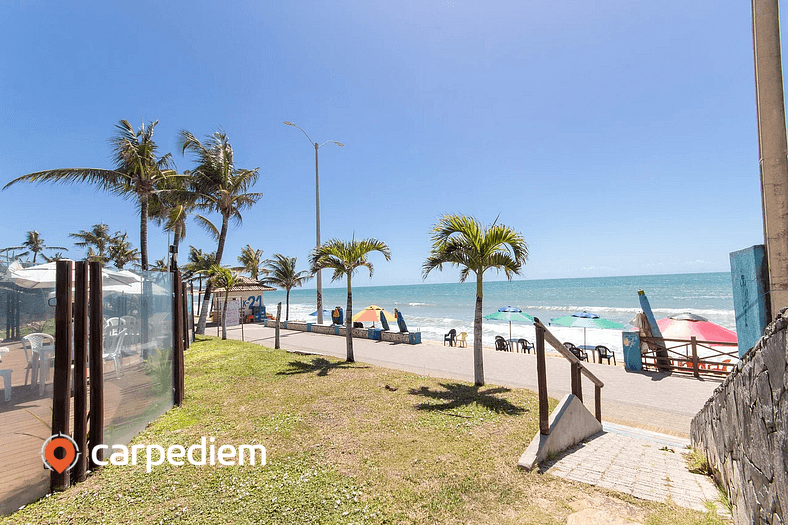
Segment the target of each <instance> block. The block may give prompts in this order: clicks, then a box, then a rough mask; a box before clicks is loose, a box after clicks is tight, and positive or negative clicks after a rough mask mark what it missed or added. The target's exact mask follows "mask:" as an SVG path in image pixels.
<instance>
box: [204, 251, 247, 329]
mask: <svg viewBox="0 0 788 525" xmlns="http://www.w3.org/2000/svg"><path fill="white" fill-rule="evenodd" d="M207 273H208V275H209V276H210V278H209V280H208V282H209V283H210V284H213V285H214V286H215V287H217V288H224V304H223V305H222V339H227V302H228V300H229V298H230V290H232V289H233V288H234V287H235V286H238V285H239V284H240V283H241V277H240V275H238V274H237V273H235V272H234V271H233V270H232V269H230V268H227V267H226V266H220V265H218V264H214V265H213V266H211V267H210V268H209V269H208V272H207Z"/></svg>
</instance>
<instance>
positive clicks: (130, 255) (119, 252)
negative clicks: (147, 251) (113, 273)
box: [107, 232, 140, 270]
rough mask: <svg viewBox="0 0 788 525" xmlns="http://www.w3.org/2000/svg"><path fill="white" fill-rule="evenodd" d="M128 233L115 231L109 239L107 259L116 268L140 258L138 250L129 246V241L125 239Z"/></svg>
mask: <svg viewBox="0 0 788 525" xmlns="http://www.w3.org/2000/svg"><path fill="white" fill-rule="evenodd" d="M127 236H128V233H126V232H123V234H120V232H118V233H116V234H115V236H114V237H112V239H110V243H109V248H108V249H107V255H108V257H109V260H110V261H112V263H113V264H114V265H115V267H116V268H117V269H118V270H122V269H123V267H124V266H126V265H127V264H129V263H134V262H137V261H139V260H140V251H139V250H138V249H136V248H134V247H132V246H131V243H130V242H129V241H128V240H127V239H126V237H127Z"/></svg>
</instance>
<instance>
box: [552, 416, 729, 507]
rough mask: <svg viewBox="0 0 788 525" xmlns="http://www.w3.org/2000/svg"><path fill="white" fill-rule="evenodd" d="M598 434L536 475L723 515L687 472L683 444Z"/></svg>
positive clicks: (713, 491)
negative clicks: (550, 475)
mask: <svg viewBox="0 0 788 525" xmlns="http://www.w3.org/2000/svg"><path fill="white" fill-rule="evenodd" d="M603 428H604V431H603V432H602V433H600V434H597V435H596V436H593V437H591V438H589V439H588V440H587V441H586V442H584V443H581V444H579V445H576V446H574V447H572V448H570V449H568V450H566V451H564V452H563V453H562V454H561V455H560V456H558V457H557V458H555V459H553V460H551V461H548V462H546V463H545V464H544V465H543V467H542V470H543V471H546V472H547V473H549V474H552V475H554V476H559V477H562V478H566V479H571V480H574V481H579V482H581V483H587V484H589V485H595V486H597V487H602V488H607V489H611V490H616V491H619V492H623V493H625V494H630V495H632V496H634V497H636V498H640V499H646V500H653V501H661V502H664V501H667V500H668V499H671V500H672V501H673V502H674V503H675V504H677V505H680V506H682V507H687V508H691V509H695V510H699V511H708V510H709V509H708V507H707V503H706V502H707V501H711V502H712V503H713V504H714V505H715V506H716V508H717V512H718V514H721V515H727V514H728V512H727V510H726V509H725V507H724V506H723V505H722V504H721V503H720V502H719V495H718V492H717V488H716V487H715V486H714V484H713V483H712V481H711V480H710V479H709V478H708V477H706V476H703V475H700V474H693V473H692V472H690V471H689V470H688V468H687V464H686V461H685V459H684V456H683V454H685V453H687V452H688V450H687V448H686V443H683V442H681V441H680V440H677V439H676V438H675V437H673V436H668V435H665V434H657V433H653V432H648V431H643V430H640V429H635V428H630V427H625V426H621V425H612V424H609V423H605V424H604V425H603Z"/></svg>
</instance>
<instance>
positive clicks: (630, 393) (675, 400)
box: [208, 324, 720, 438]
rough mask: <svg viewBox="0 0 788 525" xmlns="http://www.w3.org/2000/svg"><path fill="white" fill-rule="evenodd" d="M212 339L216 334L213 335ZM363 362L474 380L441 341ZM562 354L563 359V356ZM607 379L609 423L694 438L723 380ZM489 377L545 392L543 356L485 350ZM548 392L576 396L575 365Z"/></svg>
mask: <svg viewBox="0 0 788 525" xmlns="http://www.w3.org/2000/svg"><path fill="white" fill-rule="evenodd" d="M208 333H209V334H210V333H211V332H210V331H208ZM227 336H228V337H229V338H232V339H240V338H241V330H240V329H238V328H234V329H232V330H228V332H227ZM244 336H245V337H244V338H245V340H246V341H251V342H255V343H258V344H261V345H264V346H268V347H271V348H273V346H274V329H273V328H265V327H264V326H261V325H256V324H252V325H246V326H244ZM280 338H281V346H282V348H284V349H286V350H295V351H303V352H312V353H319V354H325V355H330V356H334V357H339V358H345V356H346V355H347V352H346V347H345V338H344V336H335V335H323V334H315V333H312V332H298V331H294V330H282V331H281V335H280ZM353 348H354V354H355V358H356V361H358V362H362V363H369V364H373V365H378V366H383V367H387V368H393V369H397V370H405V371H408V372H413V373H417V374H422V375H426V376H432V377H442V378H447V379H459V380H463V381H470V382H472V381H473V350H472V349H471V348H454V347H448V346H442V345H440V344H433V343H422V344H419V345H408V344H398V343H389V342H386V341H372V340H369V339H354V340H353ZM556 355H557V354H556ZM587 366H588V369H589V370H590V371H591V372H593V373H594V375H596V376H597V377H598V378H599V379H601V380H602V381H603V382H604V384H605V386H604V388H603V389H602V420H603V421H606V422H610V423H618V424H622V425H629V426H634V427H638V428H643V429H647V430H652V431H655V432H662V433H665V434H671V435H674V436H678V437H682V438H688V437H689V429H690V422H691V421H692V418H693V416H694V415H695V414H696V413H697V412H698V411H699V410H700V409H701V408H703V405H704V403H705V402H706V400H707V399H708V398H709V397H711V394H712V392H713V391H714V389H715V388H716V387H717V385H719V383H720V382H719V381H717V380H713V379H695V378H693V377H687V376H680V375H666V374H659V373H632V372H627V371H625V370H624V368H623V367H620V366H610V365H607V364H594V363H590V364H588V365H587ZM484 374H485V381H486V383H488V384H495V385H501V386H509V387H516V388H528V389H530V390H536V389H537V380H536V357H535V356H534V355H532V354H521V353H510V352H497V351H495V350H492V349H485V350H484ZM547 385H548V392H549V394H550V395H551V396H553V397H555V398H559V399H560V398H561V397H563V396H564V395H565V394H568V393H569V392H570V391H571V385H570V379H569V362H568V361H567V360H566V359H563V358H561V357H554V358H553V357H551V358H548V359H547ZM583 393H584V396H585V397H584V399H585V403H586V405H587V406H589V408H590V410H591V411H592V412H593V403H594V388H593V384H592V383H591V382H590V381H588V380H587V379H586V378H585V377H584V378H583Z"/></svg>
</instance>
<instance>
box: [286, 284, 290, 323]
mask: <svg viewBox="0 0 788 525" xmlns="http://www.w3.org/2000/svg"><path fill="white" fill-rule="evenodd" d="M289 320H290V288H288V289H287V295H286V296H285V321H289Z"/></svg>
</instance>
